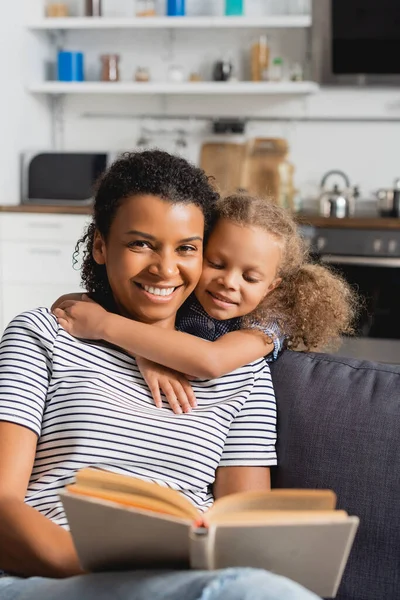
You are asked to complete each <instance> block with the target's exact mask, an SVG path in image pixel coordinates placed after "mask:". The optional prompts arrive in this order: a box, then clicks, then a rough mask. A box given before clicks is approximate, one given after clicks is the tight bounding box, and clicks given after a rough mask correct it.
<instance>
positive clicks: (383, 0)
mask: <svg viewBox="0 0 400 600" xmlns="http://www.w3.org/2000/svg"><path fill="white" fill-rule="evenodd" d="M312 21H313V22H312V48H311V50H312V76H313V79H314V80H315V81H318V82H319V83H322V84H326V85H349V86H352V85H381V86H385V85H399V84H400V60H399V56H400V0H313V1H312Z"/></svg>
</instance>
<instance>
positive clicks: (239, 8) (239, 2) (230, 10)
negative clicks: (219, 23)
mask: <svg viewBox="0 0 400 600" xmlns="http://www.w3.org/2000/svg"><path fill="white" fill-rule="evenodd" d="M243 14H244V8H243V0H225V15H226V16H229V17H234V16H235V17H241V16H242V15H243Z"/></svg>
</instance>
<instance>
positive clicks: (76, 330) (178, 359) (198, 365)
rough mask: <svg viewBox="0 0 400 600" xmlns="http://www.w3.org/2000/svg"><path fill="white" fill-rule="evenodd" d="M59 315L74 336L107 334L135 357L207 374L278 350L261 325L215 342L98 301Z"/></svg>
mask: <svg viewBox="0 0 400 600" xmlns="http://www.w3.org/2000/svg"><path fill="white" fill-rule="evenodd" d="M54 314H55V315H56V316H57V318H58V320H59V322H60V324H61V325H62V326H63V327H64V329H65V330H66V331H68V332H69V333H70V334H71V335H74V336H76V337H81V338H85V339H103V340H105V341H107V342H109V343H111V344H114V345H116V346H119V347H120V348H123V349H124V350H126V351H127V352H129V353H130V354H132V355H134V356H141V357H143V358H146V359H148V360H151V361H153V362H155V363H159V364H161V365H164V366H166V367H169V368H170V369H175V370H176V371H180V372H181V373H188V374H190V375H192V376H194V377H199V378H201V379H214V378H216V377H220V376H221V375H225V374H226V373H230V372H231V371H234V370H235V369H238V368H239V367H241V366H243V365H245V364H248V363H250V362H252V361H254V360H257V359H258V358H261V357H262V356H265V355H266V354H269V352H271V350H272V349H273V343H272V342H271V341H270V340H268V338H267V336H266V335H265V334H264V333H263V332H262V331H259V330H256V329H243V330H240V331H232V332H230V333H227V334H226V335H223V336H222V337H220V338H219V339H218V340H216V341H215V342H209V341H207V340H203V339H201V338H198V337H196V336H193V335H189V334H187V333H182V332H180V331H174V330H169V329H162V328H159V327H155V326H154V325H147V324H145V323H139V322H138V321H133V320H131V319H126V318H125V317H121V316H119V315H115V314H112V313H108V312H106V311H105V310H104V309H103V308H102V307H101V306H99V305H98V304H95V303H94V302H75V301H72V300H71V301H67V302H64V303H62V304H61V305H60V307H59V308H57V309H55V310H54Z"/></svg>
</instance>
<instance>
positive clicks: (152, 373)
mask: <svg viewBox="0 0 400 600" xmlns="http://www.w3.org/2000/svg"><path fill="white" fill-rule="evenodd" d="M136 362H137V364H138V367H139V369H140V372H141V374H142V375H143V377H144V380H145V381H146V383H147V385H148V386H149V389H150V391H151V394H152V396H153V398H154V402H155V405H156V406H157V407H158V408H162V400H161V392H163V393H164V395H165V397H166V399H167V402H168V404H169V405H170V407H171V408H172V410H173V411H174V413H176V414H177V415H181V414H182V413H189V412H191V410H192V408H196V406H197V402H196V397H195V395H194V392H193V389H192V386H191V385H190V383H189V381H188V380H187V377H186V376H185V375H183V374H182V373H178V372H177V371H173V370H172V369H167V367H162V366H161V365H158V364H156V363H154V362H152V361H150V360H146V359H145V358H141V357H136Z"/></svg>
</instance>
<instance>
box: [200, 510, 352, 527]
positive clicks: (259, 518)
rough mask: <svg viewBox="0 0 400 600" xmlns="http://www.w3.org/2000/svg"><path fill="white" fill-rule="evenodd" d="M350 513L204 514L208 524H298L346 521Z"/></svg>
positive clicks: (293, 511) (331, 511)
mask: <svg viewBox="0 0 400 600" xmlns="http://www.w3.org/2000/svg"><path fill="white" fill-rule="evenodd" d="M347 517H348V514H347V513H346V511H344V510H299V511H297V510H268V511H265V510H264V511H263V510H255V511H252V512H237V513H229V514H223V513H221V514H219V515H212V514H211V515H208V513H206V514H205V515H204V520H205V523H206V524H207V525H218V526H224V525H228V526H230V527H235V526H238V527H240V526H242V525H258V526H262V525H298V524H304V523H332V522H334V523H336V522H341V521H345V520H346V519H347Z"/></svg>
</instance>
